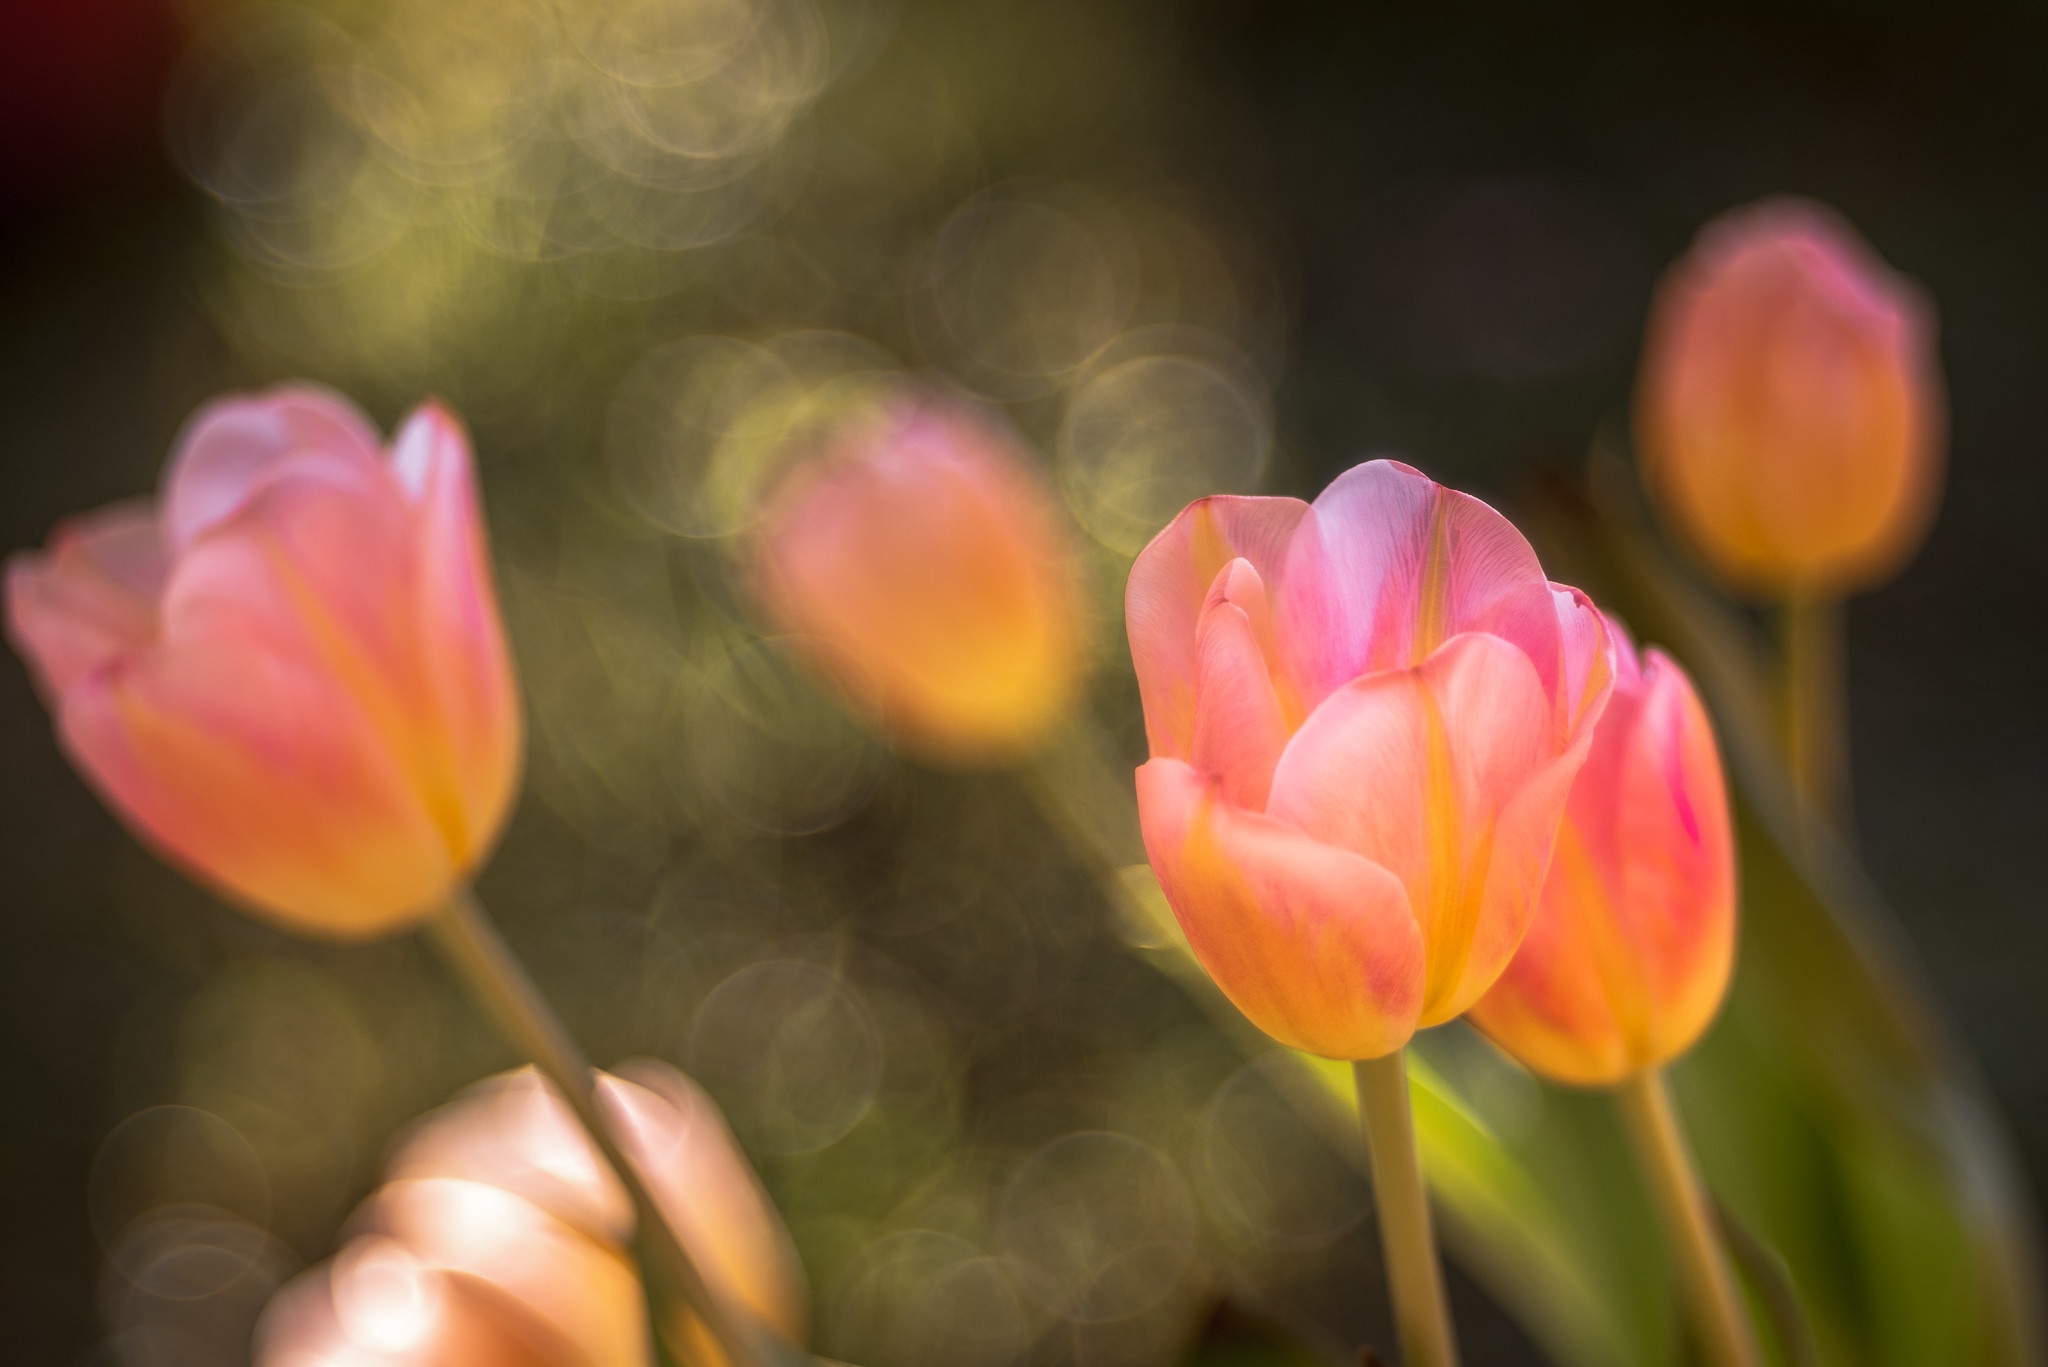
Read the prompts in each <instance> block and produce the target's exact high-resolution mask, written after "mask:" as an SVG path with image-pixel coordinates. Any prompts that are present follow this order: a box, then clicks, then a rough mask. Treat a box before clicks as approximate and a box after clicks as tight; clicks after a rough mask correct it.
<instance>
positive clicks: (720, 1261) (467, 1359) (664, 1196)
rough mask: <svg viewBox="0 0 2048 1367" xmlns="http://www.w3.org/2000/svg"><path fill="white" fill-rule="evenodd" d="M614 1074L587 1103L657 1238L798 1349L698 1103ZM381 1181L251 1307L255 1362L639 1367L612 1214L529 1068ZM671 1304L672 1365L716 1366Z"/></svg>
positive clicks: (447, 1122)
mask: <svg viewBox="0 0 2048 1367" xmlns="http://www.w3.org/2000/svg"><path fill="white" fill-rule="evenodd" d="M632 1072H633V1077H634V1079H635V1080H633V1081H628V1080H627V1079H626V1078H623V1077H613V1076H603V1077H601V1079H600V1083H599V1096H600V1099H601V1102H602V1104H604V1105H605V1106H607V1107H609V1108H611V1109H612V1110H613V1112H614V1114H615V1115H616V1116H618V1117H619V1118H620V1120H621V1122H622V1131H623V1134H624V1141H625V1149H626V1152H627V1154H628V1156H629V1157H630V1158H631V1159H632V1160H633V1162H634V1163H635V1165H636V1166H637V1167H638V1168H639V1169H640V1172H641V1174H642V1175H643V1177H644V1178H645V1179H646V1181H647V1183H648V1186H649V1187H650V1189H651V1190H652V1192H653V1194H654V1197H655V1200H656V1201H657V1202H659V1203H660V1205H661V1207H662V1211H663V1214H664V1215H665V1216H667V1218H668V1220H669V1222H670V1224H671V1227H672V1228H674V1230H675V1231H676V1234H677V1237H678V1238H680V1239H681V1240H682V1241H683V1243H684V1245H685V1246H686V1248H687V1249H688V1251H689V1253H690V1255H691V1258H692V1260H693V1261H694V1262H695V1263H696V1264H697V1266H698V1267H699V1268H700V1269H701V1270H702V1271H703V1273H704V1276H705V1278H706V1280H707V1282H708V1283H709V1284H710V1286H711V1288H712V1289H713V1290H714V1291H715V1292H717V1293H718V1294H720V1295H722V1296H724V1297H725V1298H726V1299H727V1301H728V1303H730V1304H732V1305H734V1306H736V1307H739V1308H741V1309H744V1310H746V1311H748V1312H750V1313H751V1314H753V1315H754V1316H755V1317H756V1318H758V1319H759V1320H760V1321H762V1322H763V1323H765V1324H768V1325H770V1326H772V1327H773V1328H775V1329H776V1330H777V1331H779V1332H780V1333H782V1334H784V1335H786V1336H787V1337H788V1338H790V1339H791V1340H792V1341H797V1342H801V1341H802V1339H803V1337H804V1335H805V1332H806V1328H807V1321H808V1318H809V1310H808V1298H807V1295H806V1293H805V1289H804V1280H803V1272H802V1268H801V1267H800V1265H799V1264H798V1263H797V1260H796V1255H795V1251H794V1250H793V1249H792V1248H791V1246H790V1243H789V1236H788V1234H787V1233H786V1232H785V1231H784V1229H783V1227H782V1223H781V1220H780V1219H779V1218H778V1217H777V1215H776V1214H775V1209H774V1207H773V1205H771V1204H770V1203H769V1201H768V1197H767V1194H766V1193H765V1192H763V1191H762V1189H761V1184H760V1182H759V1180H758V1179H757V1178H756V1177H755V1176H754V1173H753V1170H752V1169H751V1168H749V1167H748V1166H747V1161H746V1158H745V1157H744V1156H743V1155H742V1154H741V1152H740V1150H739V1146H738V1144H737V1142H736V1141H734V1139H733V1137H732V1133H731V1131H730V1130H728V1129H727V1128H726V1125H725V1121H724V1119H723V1118H722V1117H721V1116H720V1115H719V1113H718V1108H717V1107H716V1105H714V1104H713V1103H712V1101H711V1100H710V1098H709V1097H707V1096H706V1095H705V1094H704V1093H703V1092H702V1091H701V1090H700V1089H699V1088H698V1087H697V1086H696V1084H694V1083H692V1082H690V1081H689V1080H688V1079H687V1078H685V1077H683V1076H682V1075H681V1074H680V1073H677V1072H676V1071H675V1070H674V1069H672V1068H668V1067H666V1066H665V1065H660V1064H641V1065H636V1066H635V1067H634V1068H633V1069H632ZM386 1177H387V1180H386V1182H385V1184H384V1185H383V1186H382V1187H381V1188H379V1189H378V1191H377V1192H376V1193H375V1194H374V1195H373V1196H372V1197H371V1198H370V1200H369V1201H368V1202H367V1203H365V1205H364V1207H363V1210H362V1212H361V1213H360V1214H359V1216H358V1219H357V1225H358V1227H359V1228H363V1229H365V1230H366V1232H365V1233H363V1234H361V1235H359V1236H358V1238H357V1239H356V1240H355V1241H354V1242H352V1243H351V1244H350V1245H349V1246H348V1247H347V1248H345V1249H344V1250H343V1253H342V1255H341V1256H340V1257H338V1258H336V1259H335V1260H334V1262H333V1263H332V1264H331V1265H328V1266H325V1267H320V1268H315V1269H314V1270H313V1271H311V1272H309V1273H307V1274H306V1275H305V1276H303V1277H301V1278H299V1279H298V1280H297V1281H295V1282H294V1283H292V1284H291V1285H290V1286H288V1287H286V1288H285V1289H284V1290H283V1291H281V1292H280V1293H279V1294H278V1296H277V1298H276V1299H275V1300H274V1301H273V1302H272V1305H271V1307H270V1308H269V1309H268V1310H267V1311H266V1312H265V1315H264V1321H263V1324H262V1325H261V1326H260V1327H259V1331H258V1336H257V1337H258V1345H259V1351H258V1354H257V1362H258V1363H259V1365H260V1367H300V1364H304V1367H312V1364H314V1363H316V1362H318V1363H326V1362H333V1363H336V1364H354V1363H356V1362H361V1363H363V1364H365V1367H369V1364H378V1365H379V1367H384V1365H385V1364H388V1365H389V1367H499V1364H501V1363H503V1364H511V1363H517V1364H522V1365H523V1364H528V1363H531V1364H534V1367H556V1364H560V1365H561V1367H612V1365H613V1364H617V1367H645V1364H646V1361H647V1358H646V1342H647V1331H646V1325H647V1320H646V1312H645V1307H644V1303H643V1300H642V1297H641V1292H640V1286H639V1281H638V1278H637V1276H636V1275H635V1273H634V1270H633V1264H632V1261H631V1259H630V1258H629V1257H628V1256H627V1254H626V1251H625V1245H626V1243H627V1242H628V1240H629V1239H630V1238H631V1235H632V1228H633V1212H632V1206H631V1204H630V1202H629V1201H628V1199H627V1197H626V1193H625V1191H624V1189H623V1188H622V1187H621V1186H620V1184H619V1182H618V1179H617V1178H616V1177H615V1176H613V1174H612V1173H611V1171H610V1170H609V1169H608V1168H606V1167H605V1166H604V1165H603V1162H602V1160H601V1159H600V1158H599V1156H598V1154H597V1151H596V1150H595V1149H594V1148H593V1147H592V1146H591V1144H590V1142H589V1141H588V1140H587V1139H586V1138H585V1137H584V1134H583V1131H582V1129H581V1128H580V1126H579V1125H578V1124H577V1121H576V1118H575V1116H574V1114H573V1113H572V1112H571V1111H570V1110H569V1108H568V1107H567V1106H566V1105H565V1104H564V1103H563V1102H562V1101H561V1099H560V1097H559V1096H558V1095H557V1094H556V1093H555V1092H554V1090H553V1089H552V1088H551V1087H549V1086H548V1084H546V1083H545V1082H543V1081H542V1080H541V1078H540V1076H539V1074H537V1073H536V1072H534V1071H533V1070H532V1069H530V1068H528V1069H521V1070H519V1071H517V1072H513V1073H508V1074H504V1075H501V1076H499V1077H496V1078H492V1079H490V1080H489V1081H487V1082H484V1083H482V1084H479V1085H478V1086H477V1087H475V1088H473V1089H471V1091H470V1092H469V1093H467V1094H465V1095H464V1096H462V1097H459V1098H457V1099H456V1100H455V1101H453V1102H451V1103H449V1104H448V1105H447V1106H444V1107H442V1108H441V1109H440V1110H439V1111H437V1112H435V1113H434V1114H433V1115H430V1116H428V1117H427V1118H426V1119H425V1120H424V1121H422V1122H421V1123H420V1125H419V1126H418V1127H416V1129H415V1130H414V1131H413V1133H412V1134H411V1136H409V1137H408V1138H407V1139H406V1140H405V1141H404V1142H403V1143H402V1144H401V1145H400V1146H399V1148H398V1150H397V1152H396V1153H395V1154H394V1155H393V1157H392V1161H391V1163H390V1165H389V1167H388V1169H387V1173H386ZM678 1313H679V1314H681V1315H683V1316H684V1318H683V1319H682V1320H681V1321H680V1322H679V1323H678V1324H677V1325H675V1326H674V1330H675V1332H676V1333H678V1334H679V1335H682V1336H684V1337H686V1338H687V1339H688V1340H689V1342H690V1344H691V1350H692V1354H693V1358H692V1360H694V1361H702V1362H708V1363H714V1364H715V1363H720V1362H722V1361H723V1358H722V1356H721V1355H720V1354H719V1351H718V1349H717V1347H716V1345H715V1344H714V1343H713V1342H712V1341H711V1340H710V1338H709V1336H708V1335H706V1334H704V1333H703V1331H702V1329H701V1327H700V1326H699V1325H697V1323H696V1322H695V1321H694V1319H691V1318H689V1317H688V1313H687V1312H686V1311H678ZM380 1352H381V1353H383V1354H385V1356H377V1355H376V1354H377V1353H380Z"/></svg>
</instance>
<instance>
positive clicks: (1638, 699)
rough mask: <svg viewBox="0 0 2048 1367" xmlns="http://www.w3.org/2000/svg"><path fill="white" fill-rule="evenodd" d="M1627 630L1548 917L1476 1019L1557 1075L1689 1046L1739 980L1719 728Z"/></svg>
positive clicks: (1541, 915)
mask: <svg viewBox="0 0 2048 1367" xmlns="http://www.w3.org/2000/svg"><path fill="white" fill-rule="evenodd" d="M1611 630H1612V634H1613V636H1614V639H1615V642H1616V651H1615V655H1616V670H1615V683H1614V695H1613V697H1612V698H1611V699H1609V701H1608V704H1607V710H1606V712H1605V713H1604V714H1602V716H1601V718H1600V723H1599V726H1598V728H1597V729H1596V730H1595V731H1594V734H1593V747H1592V750H1591V751H1590V752H1589V753H1588V755H1587V756H1586V763H1585V767H1583V768H1582V769H1580V770H1579V776H1578V779H1577V781H1576V782H1575V783H1574V784H1573V785H1572V793H1571V799H1570V801H1569V803H1568V804H1567V806H1566V808H1565V820H1564V826H1563V827H1562V829H1561V830H1560V832H1559V834H1558V838H1557V852H1556V854H1555V855H1554V856H1553V858H1552V860H1551V864H1550V875H1549V877H1548V879H1547V880H1546V881H1545V882H1544V885H1543V896H1542V899H1541V901H1540V902H1539V904H1538V907H1537V912H1536V919H1535V921H1534V923H1533V924H1531V925H1530V927H1529V934H1528V936H1527V938H1525V939H1524V940H1523V941H1522V948H1521V950H1520V951H1519V952H1518V953H1517V954H1516V955H1515V958H1514V961H1513V962H1512V963H1510V964H1509V965H1508V967H1507V971H1506V972H1505V973H1503V974H1502V975H1501V977H1500V981H1499V982H1497V983H1495V984H1494V985H1493V990H1492V991H1490V992H1488V993H1487V994H1486V996H1484V997H1482V998H1481V999H1480V1000H1479V1003H1478V1004H1477V1005H1476V1006H1474V1007H1473V1008H1472V1013H1471V1017H1472V1021H1473V1023H1474V1024H1476V1025H1478V1026H1479V1028H1480V1029H1482V1030H1484V1031H1485V1032H1486V1033H1487V1034H1488V1035H1489V1036H1490V1037H1492V1039H1493V1040H1494V1042H1495V1043H1497V1044H1499V1045H1500V1046H1501V1047H1502V1048H1504V1049H1506V1050H1507V1051H1508V1052H1509V1053H1511V1054H1513V1055H1514V1056H1515V1057H1516V1058H1518V1059H1520V1060H1521V1061H1522V1062H1523V1063H1525V1064H1527V1065H1528V1066H1529V1067H1530V1068H1532V1069H1534V1070H1535V1071H1536V1072H1538V1073H1541V1074H1543V1075H1544V1076H1546V1077H1550V1078H1553V1079H1555V1080H1557V1081H1559V1082H1567V1083H1575V1084H1579V1085H1605V1084H1611V1083H1616V1082H1620V1081H1622V1080H1623V1079H1625V1078H1627V1077H1629V1076H1631V1075H1632V1074H1635V1073H1637V1072H1640V1071H1642V1070H1643V1069H1646V1068H1654V1067H1656V1066H1658V1065H1660V1064H1663V1063H1667V1062H1669V1061H1670V1060H1671V1059H1674V1058H1676V1057H1678V1056H1679V1055H1680V1054H1682V1053H1684V1052H1685V1051H1686V1050H1687V1049H1689V1048H1691V1047H1692V1044H1693V1042H1694V1041H1695V1040H1697V1039H1698V1038H1699V1036H1700V1034H1701V1032H1703V1031H1704V1030H1705V1029H1706V1028H1707V1024H1708V1022H1709V1021H1711V1020H1712V1019H1713V1017H1714V1013H1715V1012H1716V1011H1717V1010H1718V1009H1719V1008H1720V1005H1721V998H1722V996H1723V995H1724V994H1725V993H1726V992H1727V989H1728V976H1729V973H1730V971H1731V970H1732V968H1733V966H1734V962H1735V846H1734V841H1733V838H1732V837H1731V835H1730V831H1729V822H1728V794H1727V790H1726V788H1725V786H1724V785H1723V782H1722V777H1721V760H1720V756H1719V754H1718V753H1717V752H1716V750H1715V747H1714V731H1713V727H1712V725H1711V724H1710V723H1709V722H1708V720H1707V714H1706V710H1705V709H1704V708H1703V707H1701V706H1700V701H1699V698H1698V696H1697V695H1696V694H1695V693H1694V692H1693V687H1692V683H1691V681H1690V680H1688V679H1687V678H1686V676H1685V671H1684V670H1682V669H1680V668H1679V667H1678V666H1677V665H1676V664H1675V663H1673V662H1672V660H1671V659H1670V658H1669V657H1668V656H1666V655H1664V654H1663V653H1662V652H1660V651H1656V650H1651V651H1648V652H1646V653H1645V654H1644V655H1643V657H1642V659H1641V661H1640V662H1638V660H1637V658H1636V652H1635V649H1634V647H1633V646H1632V645H1630V644H1629V641H1628V637H1627V634H1626V633H1625V632H1624V631H1623V630H1622V628H1621V627H1620V626H1619V625H1618V624H1613V625H1611Z"/></svg>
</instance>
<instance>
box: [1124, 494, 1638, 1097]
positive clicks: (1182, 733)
mask: <svg viewBox="0 0 2048 1367" xmlns="http://www.w3.org/2000/svg"><path fill="white" fill-rule="evenodd" d="M1126 613H1127V622H1128V627H1129V632H1130V640H1131V655H1132V657H1133V659H1134V661H1135V663H1136V665H1137V672H1138V686H1139V690H1140V693H1141V695H1142V697H1143V700H1144V708H1145V730H1146V735H1147V737H1148V739H1149V741H1150V743H1151V750H1152V758H1151V760H1150V762H1148V763H1147V764H1145V765H1144V766H1143V767H1142V768H1140V769H1139V770H1138V808H1139V817H1140V820H1141V823H1142V825H1143V828H1144V836H1145V848H1146V852H1147V854H1148V855H1149V856H1150V858H1151V861H1152V867H1153V871H1154V872H1155V873H1156V874H1157V875H1158V877H1159V881H1160V884H1161V886H1162V887H1163V888H1164V889H1165V892H1166V896H1167V900H1168V902H1169V903H1170V904H1171V905H1172V907H1173V910H1174V914H1175V916H1176V917H1177V918H1178V919H1179V921H1180V924H1181V927H1182V929H1183V930H1184V931H1185V932H1186V934H1187V938H1188V943H1189V945H1190V947H1191V948H1192V949H1193V950H1194V952H1195V955H1196V957H1197V958H1198V959H1200V960H1201V962H1202V965H1203V967H1205V968H1206V969H1207V970H1208V972H1209V975H1210V976H1211V977H1212V978H1214V979H1215V980H1216V983H1217V985H1218V986H1219V987H1221V988H1222V989H1223V992H1224V994H1225V995H1226V996H1228V997H1229V998H1230V1000H1231V1001H1233V1002H1234V1003H1236V1005H1237V1007H1238V1009H1240V1010H1241V1011H1243V1012H1244V1013H1245V1015H1247V1016H1248V1017H1250V1018H1251V1020H1252V1021H1253V1022H1254V1023H1255V1024H1257V1025H1258V1026H1259V1027H1260V1028H1262V1029H1263V1030H1265V1031H1266V1033H1268V1034H1270V1035H1272V1036H1273V1037H1274V1038H1275V1039H1277V1040H1279V1041H1280V1042H1281V1043H1283V1044H1288V1045H1293V1046H1295V1047H1297V1048H1301V1049H1306V1050H1309V1051H1310V1052H1312V1053H1317V1054H1322V1055H1325V1056H1327V1057H1331V1058H1348V1059H1361V1058H1374V1057H1378V1056H1380V1055H1383V1054H1387V1053H1390V1052H1392V1051H1393V1050H1395V1049H1398V1048H1400V1047H1401V1046H1402V1044H1404V1043H1405V1042H1406V1041H1407V1039H1408V1037H1409V1035H1411V1034H1412V1033H1413V1032H1414V1031H1415V1030H1416V1029H1417V1028H1418V1026H1427V1025H1435V1024H1438V1023H1439V1022H1442V1021H1446V1020H1449V1019H1451V1018H1452V1017H1454V1016H1456V1015H1458V1014H1459V1013H1460V1012H1462V1011H1463V1010H1464V1009H1465V1008H1466V1007H1467V1006H1469V1005H1471V1003H1472V1002H1473V1001H1475V1000H1476V999H1477V998H1478V997H1479V995H1480V994H1481V993H1482V992H1484V991H1485V990H1486V989H1487V988H1488V987H1489V986H1490V985H1491V984H1492V982H1493V979H1494V977H1495V976H1496V975H1497V974H1498V973H1499V972H1500V970H1501V969H1502V968H1503V967H1505V966H1506V964H1507V962H1508V960H1509V958H1510V957H1512V956H1513V954H1514V952H1515V947H1516V945H1518V944H1519V943H1520V942H1521V938H1522V932H1523V929H1524V928H1525V927H1526V926H1527V924H1528V921H1529V917H1530V916H1531V914H1532V913H1533V911H1534V907H1535V898H1536V892H1537V889H1538V887H1539V886H1540V885H1541V883H1542V881H1543V873H1544V869H1545V867H1546V865H1547V864H1548V862H1549V859H1550V847H1551V841H1552V839H1553V838H1554V837H1555V835H1556V833H1557V826H1558V821H1559V819H1560V817H1561V816H1562V814H1563V811H1564V802H1565V795H1566V793H1567V792H1568V790H1569V789H1570V786H1571V781H1572V776H1573V774H1574V773H1576V772H1577V770H1578V767H1579V764H1580V763H1581V762H1582V760H1583V759H1584V757H1585V753H1586V747H1587V745H1588V744H1589V743H1590V739H1591V734H1592V725H1593V722H1594V720H1595V719H1596V718H1597V717H1598V716H1599V713H1600V709H1601V707H1602V705H1603V704H1604V703H1605V701H1606V697H1607V691H1608V688H1609V685H1610V683H1611V670H1612V663H1611V658H1610V647H1609V645H1608V642H1607V633H1606V627H1605V623H1604V621H1603V619H1602V618H1601V617H1600V615H1599V613H1598V611H1597V610H1596V609H1594V608H1593V606H1592V604H1591V603H1590V602H1588V601H1587V600H1586V598H1585V596H1584V595H1583V594H1580V593H1579V592H1578V591H1577V590H1575V589H1569V588H1565V587H1562V586H1560V585H1556V584H1552V583H1550V582H1549V581H1548V580H1546V579H1545V578H1544V577H1543V571H1542V569H1541V567H1540V566H1539V565H1538V564H1537V561H1536V555H1535V552H1534V551H1532V550H1531V549H1530V547H1529V543H1528V542H1527V541H1525V540H1524V539H1523V538H1522V536H1521V534H1520V533H1519V532H1517V531H1516V530H1515V529H1514V528H1513V527H1512V526H1511V525H1510V524H1509V523H1508V521H1507V520H1506V519H1505V518H1503V517H1501V515H1500V514H1498V513H1496V512H1495V511H1493V509H1491V508H1489V507H1487V506H1486V505H1485V504H1484V503H1481V502H1479V501H1478V500H1477V499H1474V498H1471V497H1469V496H1467V495H1465V494H1461V493H1458V492H1456V491H1454V490H1451V489H1446V488H1444V487H1442V486H1441V485H1438V484H1436V483H1433V482H1432V481H1431V480H1429V479H1428V478H1427V477H1426V476H1424V475H1422V474H1421V473H1420V472H1418V471H1416V470H1412V469H1410V468H1409V467H1408V466H1405V465H1400V464H1397V463H1395V462H1393V461H1385V460H1376V461H1372V462H1369V463H1367V464H1364V465H1360V466H1358V467H1356V468H1354V469H1352V470H1350V471H1347V472H1346V473H1345V474H1343V475H1341V476H1339V477H1338V478H1337V480H1336V481H1335V482H1333V483H1332V484H1331V485H1330V487H1329V488H1327V489H1325V490H1324V491H1323V493H1322V496H1321V497H1320V498H1318V499H1317V500H1316V501H1315V503H1314V505H1312V506H1311V505H1309V504H1305V503H1301V502H1299V501H1297V500H1295V499H1287V498H1227V497H1218V498H1207V499H1203V500H1201V501H1200V502H1197V503H1195V504H1193V505H1191V506H1190V507H1188V508H1187V510H1186V511H1184V512H1183V513H1181V515H1180V516H1179V517H1178V518H1177V519H1175V521H1174V522H1173V524H1172V525H1171V526H1169V527H1168V528H1167V529H1166V530H1165V531H1163V532H1161V533H1160V534H1159V536H1158V538H1157V539H1156V540H1154V541H1153V542H1152V544H1151V545H1150V546H1148V547H1146V548H1145V550H1144V552H1143V553H1142V554H1140V555H1139V557H1138V560H1137V563H1136V564H1135V565H1134V566H1132V569H1131V579H1130V586H1129V591H1128V597H1127V605H1126Z"/></svg>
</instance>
